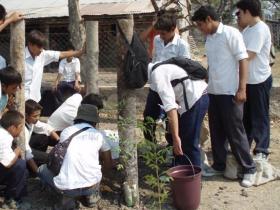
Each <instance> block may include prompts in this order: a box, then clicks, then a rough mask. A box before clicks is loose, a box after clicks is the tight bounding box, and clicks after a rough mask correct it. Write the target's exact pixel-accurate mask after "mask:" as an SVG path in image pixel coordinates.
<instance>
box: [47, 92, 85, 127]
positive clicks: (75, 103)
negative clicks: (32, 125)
mask: <svg viewBox="0 0 280 210" xmlns="http://www.w3.org/2000/svg"><path fill="white" fill-rule="evenodd" d="M82 99H83V98H82V96H81V94H79V93H75V94H73V95H72V96H70V97H69V98H68V99H67V100H66V101H65V102H64V103H63V104H61V105H60V107H58V108H57V109H56V110H55V111H54V113H52V115H51V116H50V117H49V119H48V124H49V125H50V126H52V127H53V128H54V130H55V131H62V130H63V129H64V128H67V127H69V126H70V125H73V120H74V118H75V117H76V115H77V112H78V108H79V106H80V104H81V101H82Z"/></svg>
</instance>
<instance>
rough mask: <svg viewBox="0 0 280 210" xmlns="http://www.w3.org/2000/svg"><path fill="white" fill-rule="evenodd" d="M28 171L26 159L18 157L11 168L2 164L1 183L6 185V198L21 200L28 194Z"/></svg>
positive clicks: (0, 168)
mask: <svg viewBox="0 0 280 210" xmlns="http://www.w3.org/2000/svg"><path fill="white" fill-rule="evenodd" d="M27 177H28V171H27V169H26V162H25V160H22V159H18V160H17V161H16V162H15V164H14V165H13V166H11V167H10V168H6V167H4V166H3V165H2V164H0V184H3V185H6V188H5V194H4V196H5V199H14V200H19V199H20V198H21V197H22V196H25V195H26V194H27V190H26V184H27Z"/></svg>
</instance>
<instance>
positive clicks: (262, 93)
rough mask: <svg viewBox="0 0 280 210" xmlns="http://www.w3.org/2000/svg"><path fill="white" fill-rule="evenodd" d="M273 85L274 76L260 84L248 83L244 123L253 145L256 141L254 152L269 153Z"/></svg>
mask: <svg viewBox="0 0 280 210" xmlns="http://www.w3.org/2000/svg"><path fill="white" fill-rule="evenodd" d="M271 87H272V77H271V76H270V77H268V78H267V79H266V80H265V81H264V82H262V83H260V84H253V85H251V84H248V85H247V88H246V92H247V101H246V102H245V104H244V117H243V123H244V127H245V130H246V134H247V137H248V141H249V144H250V146H251V144H252V142H253V140H254V141H255V142H256V147H255V149H254V153H259V152H261V153H264V154H266V155H268V154H269V152H268V148H269V143H270V119H269V98H270V90H271Z"/></svg>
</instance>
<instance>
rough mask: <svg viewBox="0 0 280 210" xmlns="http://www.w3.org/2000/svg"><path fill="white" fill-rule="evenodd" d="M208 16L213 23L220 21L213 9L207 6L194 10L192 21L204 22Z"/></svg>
mask: <svg viewBox="0 0 280 210" xmlns="http://www.w3.org/2000/svg"><path fill="white" fill-rule="evenodd" d="M208 16H209V17H210V18H211V19H212V20H214V21H219V19H220V18H219V15H218V14H217V12H216V10H215V8H214V7H212V6H210V5H208V6H201V7H200V8H199V9H198V10H196V11H195V12H194V14H193V16H192V21H206V19H207V17H208Z"/></svg>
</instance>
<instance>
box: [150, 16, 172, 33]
mask: <svg viewBox="0 0 280 210" xmlns="http://www.w3.org/2000/svg"><path fill="white" fill-rule="evenodd" d="M154 28H155V29H156V30H162V31H172V30H174V29H175V28H176V16H175V15H170V14H163V15H161V16H159V18H158V20H157V22H156V24H155V25H154Z"/></svg>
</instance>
